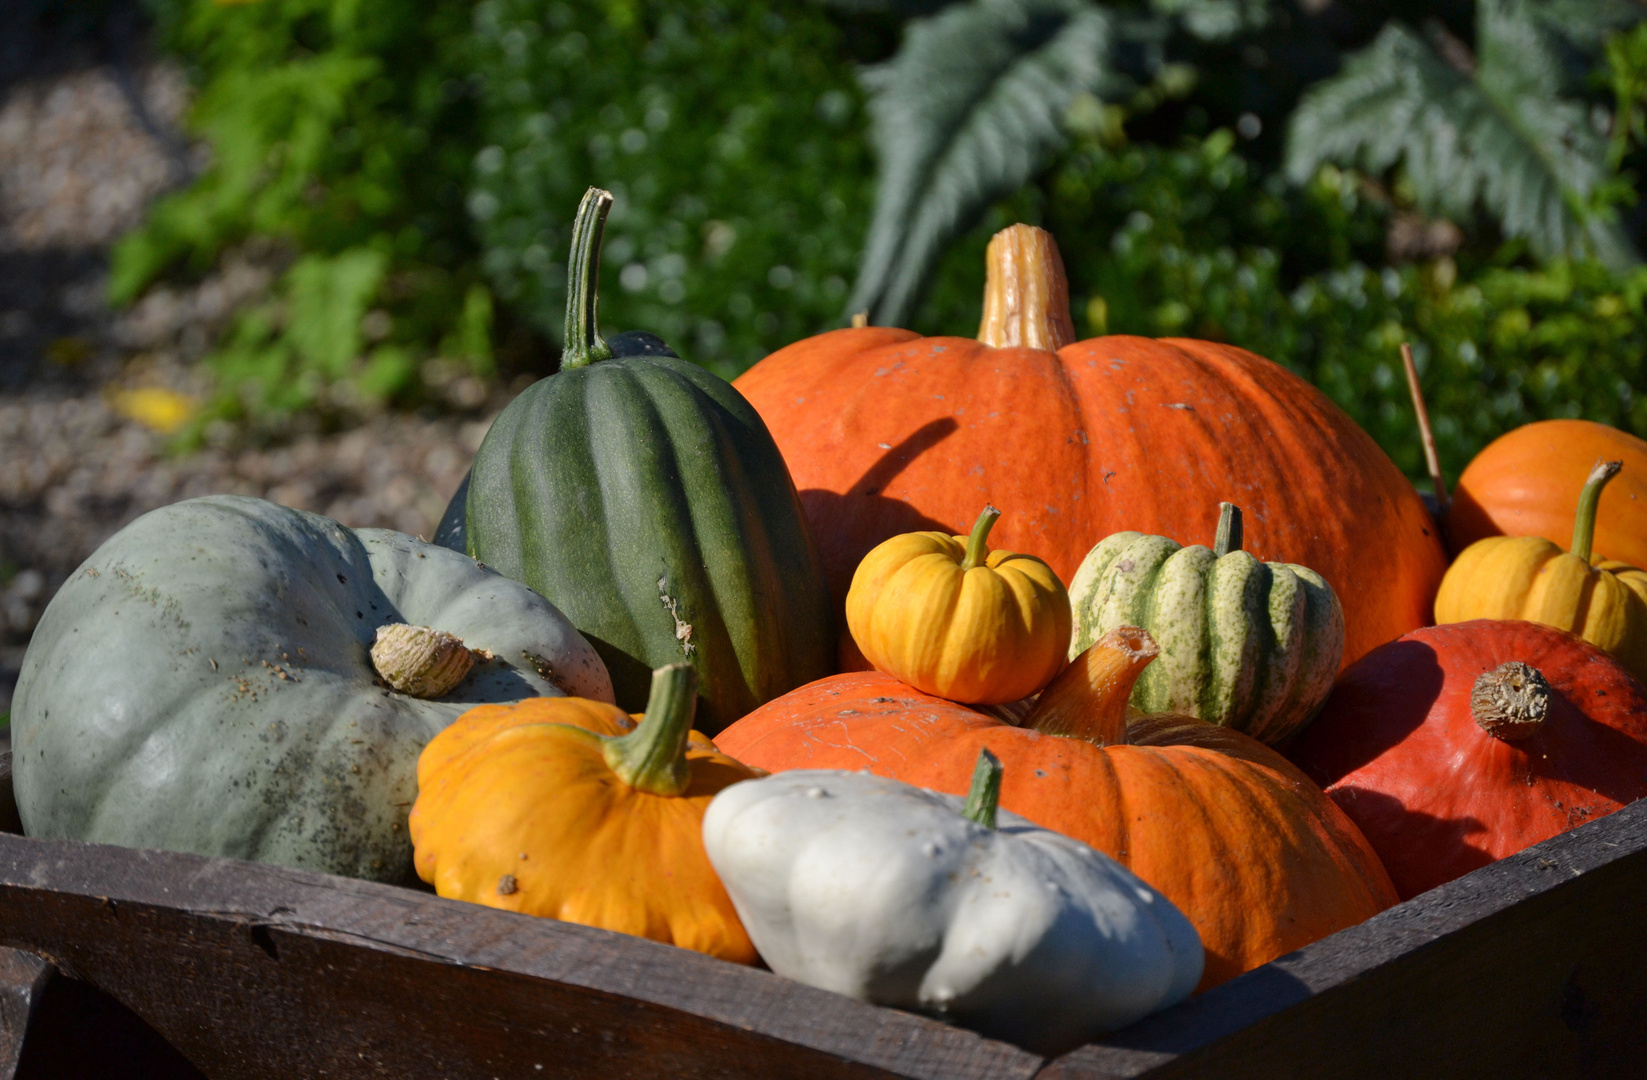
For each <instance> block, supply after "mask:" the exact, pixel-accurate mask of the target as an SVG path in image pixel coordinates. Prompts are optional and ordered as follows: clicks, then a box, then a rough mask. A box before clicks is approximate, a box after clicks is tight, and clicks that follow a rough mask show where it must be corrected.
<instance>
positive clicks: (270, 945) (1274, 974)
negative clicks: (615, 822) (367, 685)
mask: <svg viewBox="0 0 1647 1080" xmlns="http://www.w3.org/2000/svg"><path fill="white" fill-rule="evenodd" d="M10 802H11V800H10V774H9V760H0V817H3V815H4V814H5V813H6V811H7V810H9V812H10V815H11V819H12V820H11V826H12V828H13V829H15V826H16V821H15V809H12V808H10ZM1644 913H1647V800H1643V801H1642V802H1640V803H1637V804H1635V805H1633V806H1630V807H1628V808H1626V809H1624V810H1622V811H1620V812H1618V813H1616V814H1613V815H1612V816H1610V817H1606V818H1602V819H1601V820H1598V821H1595V822H1592V823H1590V824H1588V825H1585V826H1583V827H1582V828H1579V829H1575V830H1574V831H1572V832H1570V833H1567V834H1566V835H1563V836H1560V837H1557V838H1555V839H1553V840H1550V841H1547V842H1546V843H1543V844H1539V845H1537V846H1536V847H1533V848H1530V849H1528V850H1527V851H1525V852H1522V853H1521V854H1519V855H1516V856H1513V857H1511V858H1509V859H1505V860H1503V861H1501V862H1498V863H1495V864H1493V865H1491V866H1488V867H1485V868H1484V869H1481V870H1478V871H1476V872H1475V873H1472V874H1470V875H1468V876H1467V877H1464V878H1461V879H1459V880H1458V881H1455V882H1452V883H1451V884H1449V885H1446V886H1443V887H1442V888H1439V889H1436V890H1434V891H1432V892H1429V893H1426V894H1425V895H1423V896H1421V897H1418V898H1417V899H1415V900H1412V901H1409V902H1408V903H1405V904H1402V905H1400V906H1398V907H1396V908H1393V909H1391V910H1390V911H1387V912H1384V913H1383V914H1381V915H1379V916H1377V917H1376V918H1373V919H1370V920H1368V921H1367V922H1365V923H1363V924H1362V925H1360V926H1356V927H1353V928H1351V929H1348V930H1345V931H1343V932H1342V933H1339V934H1336V935H1334V936H1332V937H1330V938H1328V939H1326V940H1324V941H1321V942H1318V943H1316V944H1314V945H1312V946H1310V947H1309V948H1306V949H1302V950H1300V951H1298V952H1296V953H1293V954H1291V955H1289V956H1286V957H1283V958H1281V959H1279V960H1277V961H1275V962H1274V963H1272V964H1269V965H1266V966H1265V967H1262V968H1260V969H1258V970H1256V971H1253V972H1249V973H1248V974H1247V975H1245V976H1243V977H1241V978H1239V979H1236V980H1234V981H1232V982H1230V983H1226V984H1225V985H1223V986H1221V987H1219V988H1217V989H1215V990H1213V991H1211V992H1209V993H1206V994H1203V995H1201V996H1199V997H1196V998H1193V999H1191V1000H1190V1001H1188V1002H1186V1003H1184V1004H1183V1005H1180V1006H1178V1007H1177V1008H1175V1009H1171V1010H1168V1011H1166V1012H1162V1013H1159V1014H1157V1015H1155V1016H1153V1017H1150V1018H1148V1019H1146V1020H1144V1021H1143V1022H1141V1023H1139V1024H1137V1025H1135V1026H1133V1027H1131V1028H1128V1029H1126V1030H1124V1031H1121V1032H1118V1033H1116V1034H1114V1035H1112V1036H1110V1037H1109V1038H1107V1039H1104V1040H1103V1041H1101V1042H1099V1043H1095V1044H1092V1045H1090V1046H1086V1047H1083V1048H1081V1049H1079V1050H1077V1051H1075V1052H1073V1053H1071V1054H1067V1055H1065V1056H1063V1057H1060V1058H1057V1059H1055V1060H1045V1059H1042V1058H1040V1057H1037V1056H1035V1055H1033V1054H1029V1053H1026V1052H1024V1051H1022V1050H1020V1049H1018V1048H1016V1047H1014V1046H1010V1045H1008V1044H1006V1043H1001V1042H994V1041H991V1040H988V1039H984V1038H980V1037H979V1036H976V1035H973V1034H971V1033H970V1032H967V1031H963V1030H960V1029H957V1028H953V1027H948V1026H946V1025H944V1024H940V1023H937V1022H935V1021H932V1020H928V1019H926V1018H924V1017H920V1016H915V1015H911V1014H909V1013H904V1012H899V1011H897V1010H894V1009H883V1008H878V1007H875V1006H871V1005H863V1004H860V1003H858V1002H856V1001H852V1000H849V999H847V998H843V997H840V996H838V995H835V994H830V993H827V992H824V991H821V990H814V989H811V988H810V987H806V986H801V985H799V984H797V983H793V982H790V981H788V980H787V979H783V978H780V977H778V976H776V975H773V974H771V973H770V972H766V971H760V970H755V969H751V968H745V967H740V966H737V965H734V964H728V963H722V962H720V961H717V960H712V959H709V958H708V957H704V956H700V955H698V954H696V953H692V952H687V951H685V950H681V949H675V948H671V947H669V946H665V945H658V944H655V943H653V942H650V941H644V940H641V939H638V938H632V937H627V936H624V935H621V934H613V933H608V932H605V931H601V930H592V929H589V928H587V927H582V926H575V925H571V924H568V923H560V922H555V921H552V920H547V919H533V918H528V917H525V916H521V915H515V914H512V913H509V912H502V911H494V910H492V909H489V908H483V907H476V906H472V905H469V904H463V903H458V902H455V901H450V900H443V899H440V898H439V897H436V896H433V895H430V894H428V893H424V892H419V891H415V890H411V889H401V888H395V887H393V886H385V885H375V884H370V883H367V882H361V881H353V880H349V879H345V878H337V877H330V876H327V875H324V874H313V873H306V872H303V871H297V870H287V869H282V868H280V867H272V866H263V865H259V864H255V863H244V862H236V861H233V860H227V859H211V858H202V857H198V856H193V855H180V854H176V853H172V852H162V851H140V850H130V849H125V848H116V847H105V846H99V845H92V844H80V843H71V842H52V841H42V840H30V839H26V838H24V837H22V836H19V835H15V833H8V834H0V946H4V947H3V948H0V1077H9V1076H11V1075H13V1074H14V1071H15V1073H16V1075H24V1076H28V1075H33V1076H48V1077H49V1076H74V1075H82V1076H134V1077H153V1078H156V1080H159V1078H161V1077H197V1076H201V1075H204V1076H208V1077H212V1078H214V1080H218V1078H225V1080H226V1078H236V1077H247V1078H250V1077H279V1078H282V1080H286V1078H291V1080H296V1078H302V1077H321V1076H325V1077H380V1076H393V1077H429V1078H435V1077H452V1078H471V1077H473V1078H477V1080H490V1078H493V1077H497V1078H500V1080H502V1078H537V1077H599V1078H601V1080H609V1078H612V1077H620V1076H621V1077H659V1078H691V1077H840V1078H843V1080H844V1078H848V1077H852V1078H870V1077H883V1078H884V1077H922V1078H933V1080H937V1078H945V1080H967V1078H974V1077H977V1078H982V1077H991V1078H1002V1080H1007V1078H1024V1080H1027V1078H1029V1077H1037V1078H1040V1080H1054V1078H1057V1080H1100V1078H1105V1080H1107V1078H1120V1077H1151V1078H1165V1077H1217V1078H1220V1080H1236V1078H1241V1077H1264V1078H1270V1080H1275V1078H1283V1077H1309V1078H1310V1080H1320V1078H1322V1077H1363V1076H1364V1077H1376V1078H1378V1080H1387V1078H1392V1077H1394V1078H1407V1077H1424V1076H1435V1077H1448V1078H1454V1077H1476V1076H1481V1077H1494V1078H1503V1077H1575V1078H1578V1077H1583V1078H1593V1077H1613V1076H1616V1077H1638V1076H1643V1075H1647V918H1644V917H1643V916H1644Z"/></svg>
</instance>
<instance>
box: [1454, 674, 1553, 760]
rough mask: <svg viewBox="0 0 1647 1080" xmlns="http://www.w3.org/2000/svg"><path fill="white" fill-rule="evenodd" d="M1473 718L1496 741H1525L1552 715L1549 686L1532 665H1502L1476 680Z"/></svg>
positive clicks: (1471, 703) (1472, 709) (1472, 704)
mask: <svg viewBox="0 0 1647 1080" xmlns="http://www.w3.org/2000/svg"><path fill="white" fill-rule="evenodd" d="M1470 714H1471V715H1472V716H1474V717H1475V722H1476V723H1477V724H1479V725H1481V730H1482V731H1485V732H1486V733H1487V734H1489V735H1491V736H1492V737H1493V738H1495V739H1502V740H1503V741H1504V742H1515V741H1517V740H1519V739H1525V738H1527V736H1529V735H1533V734H1536V733H1537V732H1538V730H1539V729H1540V728H1542V727H1543V726H1544V721H1545V720H1546V719H1547V718H1548V717H1549V715H1550V684H1549V683H1547V682H1545V681H1544V676H1543V675H1542V674H1541V673H1540V672H1539V670H1538V669H1537V668H1535V667H1533V666H1532V665H1530V664H1523V663H1522V662H1521V661H1519V660H1511V661H1510V662H1509V663H1507V664H1500V665H1498V666H1497V667H1495V668H1493V670H1491V671H1487V672H1483V673H1482V674H1481V676H1480V677H1479V678H1477V679H1476V681H1475V686H1473V687H1472V688H1471V689H1470Z"/></svg>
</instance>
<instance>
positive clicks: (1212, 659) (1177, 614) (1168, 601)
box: [1069, 503, 1344, 746]
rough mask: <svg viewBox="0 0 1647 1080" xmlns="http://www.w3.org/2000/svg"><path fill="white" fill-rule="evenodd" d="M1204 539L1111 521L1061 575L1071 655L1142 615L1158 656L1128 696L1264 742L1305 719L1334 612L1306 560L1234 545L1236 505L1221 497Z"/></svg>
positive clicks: (1339, 639)
mask: <svg viewBox="0 0 1647 1080" xmlns="http://www.w3.org/2000/svg"><path fill="white" fill-rule="evenodd" d="M1221 507H1222V512H1221V515H1220V517H1219V522H1218V537H1217V539H1216V540H1215V541H1214V544H1213V548H1212V549H1211V550H1209V549H1207V548H1205V547H1202V546H1201V545H1199V544H1195V545H1193V546H1191V547H1183V546H1181V545H1180V544H1178V543H1177V542H1176V541H1173V540H1171V539H1169V538H1168V537H1165V536H1147V535H1145V534H1143V533H1136V532H1121V533H1115V534H1114V535H1112V536H1108V537H1105V538H1104V539H1103V540H1102V541H1100V542H1099V543H1098V546H1097V547H1094V548H1093V549H1092V550H1091V551H1090V552H1088V553H1087V557H1086V558H1085V559H1083V560H1082V561H1081V566H1080V569H1078V570H1077V571H1076V572H1075V578H1074V580H1073V581H1072V582H1071V583H1070V589H1069V597H1070V605H1071V608H1072V611H1073V615H1074V622H1075V629H1074V633H1073V635H1072V636H1071V639H1070V645H1069V655H1070V657H1071V658H1072V659H1073V658H1074V657H1076V656H1078V655H1079V654H1080V653H1081V652H1083V651H1085V650H1086V649H1087V648H1088V647H1089V646H1090V645H1092V644H1093V642H1095V641H1097V640H1098V639H1099V638H1100V637H1102V636H1103V635H1104V634H1106V633H1108V632H1109V631H1110V630H1113V629H1115V628H1116V627H1117V626H1141V627H1143V628H1144V629H1146V630H1148V631H1149V632H1150V636H1152V637H1153V638H1155V640H1156V642H1157V643H1158V644H1159V645H1160V646H1161V655H1160V657H1159V658H1158V659H1157V660H1156V661H1155V663H1153V664H1151V665H1150V666H1149V667H1148V668H1147V669H1146V670H1145V671H1144V674H1143V677H1142V678H1140V679H1139V680H1138V683H1137V685H1136V686H1135V687H1134V689H1133V691H1132V697H1131V699H1130V704H1131V705H1132V706H1133V708H1136V709H1138V710H1140V711H1142V712H1146V713H1165V712H1172V713H1182V714H1185V715H1189V716H1196V717H1199V718H1200V719H1202V720H1207V721H1210V722H1212V723H1214V724H1223V725H1225V726H1227V727H1231V728H1234V729H1235V730H1237V731H1241V732H1244V733H1246V734H1248V735H1251V736H1252V737H1253V738H1255V739H1259V740H1262V741H1263V742H1266V743H1269V744H1270V745H1272V746H1279V745H1281V744H1283V743H1285V742H1286V741H1287V740H1288V739H1290V738H1291V737H1292V736H1293V735H1295V734H1297V733H1298V732H1299V731H1300V730H1302V729H1303V728H1304V726H1305V725H1306V724H1308V723H1309V722H1310V720H1311V719H1313V718H1314V716H1315V713H1316V710H1318V709H1319V708H1320V707H1321V703H1322V702H1323V701H1325V700H1326V698H1327V694H1328V692H1329V691H1330V690H1331V689H1332V683H1333V678H1334V677H1335V676H1336V675H1337V674H1338V666H1339V662H1340V661H1341V660H1342V658H1343V655H1344V611H1343V608H1341V607H1340V606H1339V603H1338V597H1337V595H1336V594H1335V593H1334V592H1333V590H1332V586H1331V585H1328V584H1327V581H1326V579H1325V578H1323V577H1322V576H1321V575H1320V574H1318V573H1316V572H1315V571H1314V570H1311V569H1310V568H1309V567H1307V566H1297V565H1295V564H1293V563H1266V562H1260V561H1259V560H1258V559H1257V558H1255V557H1254V556H1252V555H1251V554H1249V553H1248V552H1245V551H1242V550H1241V511H1240V509H1239V508H1237V507H1235V506H1233V505H1231V504H1230V503H1223V504H1221Z"/></svg>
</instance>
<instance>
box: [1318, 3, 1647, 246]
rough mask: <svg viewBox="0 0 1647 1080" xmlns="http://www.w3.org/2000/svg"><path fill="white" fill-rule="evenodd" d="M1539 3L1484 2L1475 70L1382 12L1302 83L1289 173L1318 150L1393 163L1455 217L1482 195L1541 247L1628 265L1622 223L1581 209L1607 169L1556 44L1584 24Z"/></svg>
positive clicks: (1330, 156)
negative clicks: (1370, 30) (1372, 35)
mask: <svg viewBox="0 0 1647 1080" xmlns="http://www.w3.org/2000/svg"><path fill="white" fill-rule="evenodd" d="M1600 6H1602V7H1605V6H1606V5H1604V4H1603V5H1600ZM1541 11H1542V9H1541V8H1540V7H1539V6H1538V5H1535V4H1533V3H1531V2H1529V0H1481V2H1480V5H1479V7H1478V9H1477V33H1476V42H1477V48H1478V55H1477V63H1476V67H1475V71H1474V73H1473V75H1472V74H1465V73H1463V72H1461V71H1458V70H1456V69H1455V68H1453V67H1452V66H1450V65H1448V64H1447V63H1446V62H1445V61H1444V60H1443V59H1442V58H1441V57H1440V56H1439V55H1438V54H1437V53H1436V51H1435V50H1434V49H1433V48H1431V47H1430V45H1429V44H1427V43H1426V42H1425V41H1423V40H1422V39H1420V38H1419V37H1418V36H1417V35H1415V34H1414V33H1413V32H1412V31H1410V30H1408V29H1407V28H1405V27H1403V26H1401V25H1400V24H1398V23H1390V24H1388V25H1387V26H1385V28H1384V29H1383V31H1382V32H1380V34H1379V36H1378V38H1377V39H1376V40H1375V41H1374V42H1373V44H1372V45H1371V46H1369V47H1368V48H1367V49H1365V50H1363V51H1362V52H1361V53H1358V54H1357V55H1355V56H1354V57H1352V58H1351V59H1350V61H1349V62H1348V63H1347V64H1346V65H1345V67H1344V70H1343V72H1341V73H1340V74H1339V75H1337V76H1336V77H1334V78H1332V79H1328V80H1326V81H1325V82H1322V83H1319V84H1317V85H1316V86H1315V87H1312V88H1311V89H1310V91H1309V92H1308V93H1306V94H1305V96H1304V99H1303V101H1301V102H1300V103H1299V106H1298V109H1297V111H1296V112H1295V113H1294V114H1293V118H1292V123H1291V127H1290V129H1289V132H1288V138H1287V172H1288V174H1289V175H1290V176H1291V178H1292V179H1293V180H1295V181H1299V182H1302V181H1303V180H1307V179H1308V178H1309V177H1310V176H1312V175H1313V174H1314V173H1315V170H1316V169H1317V168H1319V167H1320V165H1321V164H1322V163H1323V162H1326V161H1337V162H1340V163H1344V164H1353V165H1358V166H1360V167H1362V168H1365V169H1367V170H1369V171H1371V172H1382V171H1384V170H1385V169H1388V168H1389V167H1391V166H1392V165H1394V164H1395V163H1396V162H1398V161H1400V162H1402V163H1403V164H1404V165H1405V167H1406V170H1407V175H1408V176H1409V178H1410V179H1411V180H1412V184H1413V188H1414V190H1415V192H1416V193H1417V196H1418V200H1419V203H1420V205H1421V206H1422V208H1423V209H1425V210H1426V211H1428V212H1430V213H1439V214H1444V215H1446V216H1448V217H1453V218H1458V219H1464V218H1466V217H1468V216H1469V215H1470V214H1471V213H1472V211H1473V209H1474V207H1475V205H1476V203H1477V202H1478V200H1479V202H1480V204H1481V205H1482V206H1484V207H1485V208H1486V209H1487V210H1488V211H1489V212H1491V213H1492V214H1493V216H1494V217H1496V218H1497V219H1498V222H1499V225H1500V227H1501V228H1502V229H1503V231H1504V233H1505V234H1506V235H1508V236H1515V237H1521V238H1524V239H1525V240H1526V241H1527V243H1528V245H1529V246H1530V247H1531V248H1532V250H1533V252H1534V253H1535V254H1537V255H1538V256H1539V257H1540V258H1544V259H1550V258H1557V257H1560V256H1564V255H1577V256H1585V255H1588V256H1593V257H1596V258H1599V259H1601V260H1602V261H1604V262H1606V263H1607V264H1608V265H1610V266H1612V267H1614V268H1615V269H1624V268H1627V267H1630V266H1634V265H1636V264H1638V263H1639V262H1640V257H1639V255H1637V253H1636V252H1635V250H1634V248H1633V247H1632V245H1631V244H1630V241H1629V238H1628V237H1627V236H1626V235H1625V234H1624V233H1623V231H1622V230H1620V229H1619V228H1618V226H1617V225H1616V224H1615V223H1613V222H1612V221H1609V220H1607V219H1605V218H1604V217H1603V216H1601V215H1599V214H1597V213H1594V212H1593V211H1592V210H1591V209H1590V208H1589V204H1590V199H1591V195H1592V193H1593V192H1594V191H1595V190H1596V189H1597V188H1598V187H1599V186H1600V185H1601V184H1602V183H1603V182H1605V181H1606V180H1607V179H1608V178H1609V175H1610V173H1609V170H1608V167H1607V143H1606V140H1605V139H1604V138H1603V137H1602V136H1601V135H1600V134H1599V133H1598V132H1597V131H1596V130H1595V128H1594V127H1593V126H1591V124H1590V123H1589V110H1588V109H1587V108H1586V107H1585V105H1584V104H1582V103H1581V102H1579V101H1576V100H1573V99H1570V98H1566V97H1563V96H1562V95H1563V93H1564V92H1566V91H1567V90H1568V89H1569V88H1570V87H1571V85H1572V75H1571V65H1570V63H1569V62H1568V57H1567V54H1566V50H1567V49H1569V48H1570V47H1572V45H1573V43H1574V42H1575V41H1578V40H1581V39H1583V38H1586V37H1588V36H1590V32H1589V31H1590V29H1591V28H1590V27H1589V26H1588V24H1586V23H1582V22H1579V21H1574V22H1572V23H1569V24H1568V26H1567V28H1566V29H1565V30H1564V31H1563V32H1561V33H1558V32H1557V31H1556V30H1555V29H1553V28H1552V26H1551V24H1550V22H1549V21H1548V18H1547V15H1548V13H1547V12H1543V13H1542V14H1540V12H1541Z"/></svg>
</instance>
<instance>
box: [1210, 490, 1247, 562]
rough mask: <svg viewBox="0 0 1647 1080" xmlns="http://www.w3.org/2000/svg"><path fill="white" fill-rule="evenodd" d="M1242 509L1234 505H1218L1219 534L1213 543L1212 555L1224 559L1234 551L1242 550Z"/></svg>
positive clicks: (1223, 503)
mask: <svg viewBox="0 0 1647 1080" xmlns="http://www.w3.org/2000/svg"><path fill="white" fill-rule="evenodd" d="M1241 539H1242V537H1241V508H1240V507H1239V506H1236V505H1235V504H1234V503H1227V502H1221V503H1219V504H1218V534H1217V536H1216V537H1215V538H1214V539H1213V541H1212V553H1213V554H1214V555H1216V556H1218V557H1219V558H1220V559H1222V558H1223V557H1224V556H1225V555H1228V554H1229V553H1230V552H1232V551H1240V550H1241Z"/></svg>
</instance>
